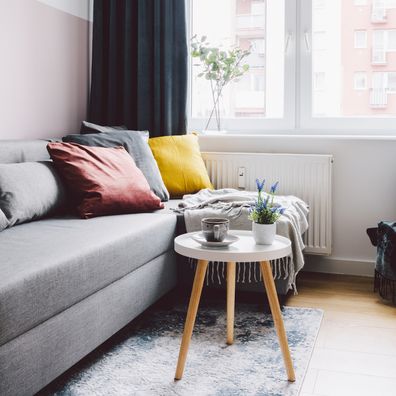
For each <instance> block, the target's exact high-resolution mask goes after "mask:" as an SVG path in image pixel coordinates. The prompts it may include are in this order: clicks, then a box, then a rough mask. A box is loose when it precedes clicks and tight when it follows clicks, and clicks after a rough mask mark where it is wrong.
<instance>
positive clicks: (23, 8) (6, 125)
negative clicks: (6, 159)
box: [0, 0, 89, 139]
mask: <svg viewBox="0 0 396 396" xmlns="http://www.w3.org/2000/svg"><path fill="white" fill-rule="evenodd" d="M88 41H89V22H88V21H86V20H84V19H81V18H79V17H76V16H73V15H70V14H68V13H65V12H63V11H60V10H58V9H56V8H53V7H51V6H48V5H45V4H42V3H40V2H38V1H36V0H0V54H1V55H0V139H26V138H31V139H35V138H44V137H56V136H62V135H64V134H65V133H73V132H78V131H79V128H80V123H81V120H83V119H84V118H85V117H86V111H87V101H88V79H89V69H88V66H89V50H88Z"/></svg>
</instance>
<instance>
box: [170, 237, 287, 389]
mask: <svg viewBox="0 0 396 396" xmlns="http://www.w3.org/2000/svg"><path fill="white" fill-rule="evenodd" d="M193 234H195V233H188V234H183V235H180V236H178V237H176V238H175V251H176V252H177V253H179V254H181V255H182V256H186V257H190V258H194V259H197V260H198V264H197V269H196V271H195V277H194V283H193V287H192V291H191V297H190V302H189V305H188V310H187V317H186V322H185V325H184V332H183V338H182V342H181V345H180V352H179V359H178V362H177V368H176V374H175V379H176V380H180V379H181V378H182V376H183V371H184V366H185V363H186V358H187V352H188V347H189V344H190V340H191V335H192V332H193V328H194V323H195V318H196V316H197V311H198V305H199V300H200V298H201V293H202V287H203V283H204V280H205V274H206V270H207V268H208V263H209V261H223V262H227V344H229V345H231V344H232V343H233V342H234V311H235V268H236V263H237V262H239V263H240V262H252V261H258V262H260V269H261V273H262V276H263V281H264V287H265V290H266V292H267V296H268V301H269V305H270V308H271V313H272V316H273V320H274V324H275V328H276V332H277V335H278V340H279V344H280V348H281V350H282V354H283V360H284V363H285V366H286V372H287V377H288V380H289V381H291V382H293V381H295V374H294V368H293V362H292V359H291V355H290V350H289V345H288V343H287V336H286V331H285V326H284V323H283V319H282V313H281V310H280V306H279V301H278V296H277V294H276V288H275V282H274V278H273V275H272V269H271V265H270V263H269V260H275V259H278V258H282V257H286V256H288V255H289V254H290V252H291V242H290V240H289V239H287V238H284V237H282V236H280V235H276V237H275V241H274V243H273V244H272V245H256V243H255V241H254V239H253V236H252V233H251V231H236V230H232V231H230V234H233V235H236V236H238V237H239V240H238V241H237V242H235V243H234V244H232V245H231V246H229V247H226V248H208V247H204V246H201V245H200V244H199V243H198V242H196V241H194V240H193V239H192V238H191V236H192V235H193Z"/></svg>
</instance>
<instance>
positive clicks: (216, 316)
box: [41, 302, 323, 396]
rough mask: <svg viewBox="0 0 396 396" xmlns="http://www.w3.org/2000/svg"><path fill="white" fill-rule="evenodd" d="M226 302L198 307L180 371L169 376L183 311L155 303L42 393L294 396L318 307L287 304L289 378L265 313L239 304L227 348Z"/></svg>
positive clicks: (310, 345) (316, 328)
mask: <svg viewBox="0 0 396 396" xmlns="http://www.w3.org/2000/svg"><path fill="white" fill-rule="evenodd" d="M224 309H225V302H223V304H218V303H215V304H211V305H210V306H207V307H206V306H204V307H202V308H200V310H199V312H198V316H197V321H196V325H195V328H194V333H193V337H192V341H191V344H190V349H189V353H188V357H187V363H186V367H185V371H184V376H183V379H182V380H181V381H177V382H175V381H174V380H173V378H174V374H175V368H176V361H177V357H178V352H179V347H180V341H181V335H182V330H183V324H184V319H185V310H184V309H182V308H177V307H176V308H175V307H173V308H171V309H164V308H163V307H162V308H158V307H154V308H151V309H149V310H148V311H146V312H145V313H144V314H143V315H141V316H140V317H139V318H138V319H137V320H135V321H133V322H132V323H131V324H130V325H128V326H127V327H126V328H125V329H124V330H123V331H121V333H119V334H118V335H117V336H115V337H113V338H112V339H111V341H110V342H107V343H105V344H104V345H103V346H102V347H100V348H98V349H97V350H96V351H95V352H93V353H92V354H90V355H89V356H88V357H87V358H85V359H84V360H83V361H82V362H80V363H79V364H78V365H76V366H75V367H74V368H73V369H72V370H69V372H67V373H66V375H64V376H63V377H62V378H61V379H59V380H57V381H56V382H55V383H53V384H52V385H51V386H50V387H48V388H47V389H46V390H45V391H44V392H42V393H41V394H42V395H44V394H46V395H62V396H66V395H67V396H91V395H98V396H99V395H103V396H104V395H106V396H113V395H114V396H124V395H125V396H130V395H139V396H146V395H147V396H151V395H153V396H157V395H161V396H162V395H163V396H167V395H179V396H184V395H188V396H200V395H202V396H203V395H222V396H228V395H244V396H245V395H262V396H266V395H271V396H275V395H279V396H294V395H298V392H299V389H300V387H301V385H302V382H303V379H304V375H305V371H306V369H307V366H308V363H309V360H310V357H311V353H312V349H313V346H314V344H315V340H316V337H317V334H318V331H319V327H320V323H321V320H322V316H323V312H322V311H321V310H318V309H308V308H285V309H284V311H283V316H284V320H285V327H286V331H287V334H288V339H289V345H290V349H291V354H292V357H293V361H294V367H295V371H296V382H294V383H289V382H288V381H287V378H286V373H285V370H284V365H283V360H282V355H281V352H280V349H279V344H278V341H277V337H276V333H275V329H274V327H273V321H272V318H271V315H269V314H265V313H263V312H262V311H261V309H259V307H258V306H256V305H254V304H237V306H236V312H235V343H234V345H231V346H227V345H226V344H225V336H226V315H225V311H224Z"/></svg>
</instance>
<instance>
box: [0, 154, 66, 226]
mask: <svg viewBox="0 0 396 396" xmlns="http://www.w3.org/2000/svg"><path fill="white" fill-rule="evenodd" d="M65 200H66V193H65V189H64V186H63V184H62V182H61V180H60V178H59V176H58V174H57V173H56V171H55V167H54V165H53V164H52V162H50V161H44V162H23V163H19V164H0V209H1V210H2V211H3V213H4V214H5V215H6V217H7V219H8V222H9V224H8V226H13V225H14V224H20V223H25V222H27V221H31V220H35V219H39V218H41V217H44V216H47V215H50V214H53V213H55V211H56V210H58V209H59V208H61V206H62V205H64V203H65ZM0 223H1V220H0ZM0 230H1V226H0Z"/></svg>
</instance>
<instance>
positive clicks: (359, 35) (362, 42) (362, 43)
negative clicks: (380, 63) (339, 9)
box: [354, 30, 367, 48]
mask: <svg viewBox="0 0 396 396" xmlns="http://www.w3.org/2000/svg"><path fill="white" fill-rule="evenodd" d="M354 41H355V48H367V30H355V40H354Z"/></svg>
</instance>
